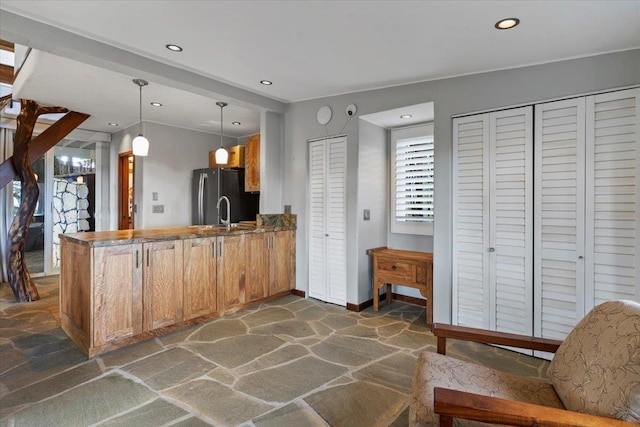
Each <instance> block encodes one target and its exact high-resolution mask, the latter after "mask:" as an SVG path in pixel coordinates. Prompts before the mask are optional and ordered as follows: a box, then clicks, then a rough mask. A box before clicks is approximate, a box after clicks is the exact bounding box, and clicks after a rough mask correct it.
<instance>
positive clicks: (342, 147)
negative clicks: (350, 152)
mask: <svg viewBox="0 0 640 427" xmlns="http://www.w3.org/2000/svg"><path fill="white" fill-rule="evenodd" d="M346 142H347V140H346V138H345V137H339V138H330V139H326V140H321V141H313V142H311V143H310V144H309V169H310V178H309V199H310V202H309V203H310V206H309V224H310V225H309V227H310V230H309V296H310V297H313V298H318V299H321V300H323V301H328V302H331V303H334V304H339V305H346V303H347V301H346V291H347V244H346V170H347V169H346V167H347V146H346Z"/></svg>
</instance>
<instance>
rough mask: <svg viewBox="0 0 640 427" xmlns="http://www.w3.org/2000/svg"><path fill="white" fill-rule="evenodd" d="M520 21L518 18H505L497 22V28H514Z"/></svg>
mask: <svg viewBox="0 0 640 427" xmlns="http://www.w3.org/2000/svg"><path fill="white" fill-rule="evenodd" d="M519 23H520V20H519V19H518V18H505V19H501V20H499V21H498V22H496V25H495V26H496V28H497V29H498V30H508V29H509V28H513V27H515V26H516V25H518V24H519Z"/></svg>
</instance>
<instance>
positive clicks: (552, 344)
mask: <svg viewBox="0 0 640 427" xmlns="http://www.w3.org/2000/svg"><path fill="white" fill-rule="evenodd" d="M431 331H432V332H433V334H434V335H435V336H436V337H437V338H438V353H440V354H445V353H446V350H447V338H454V339H458V340H465V341H475V342H480V343H484V344H497V345H506V346H510V347H518V348H528V349H530V350H539V351H548V352H550V353H555V352H556V350H558V347H560V344H562V341H558V340H551V339H546V338H536V337H529V336H526V335H518V334H508V333H506V332H497V331H488V330H486V329H477V328H468V327H466V326H455V325H447V324H445V323H434V324H433V326H432V327H431Z"/></svg>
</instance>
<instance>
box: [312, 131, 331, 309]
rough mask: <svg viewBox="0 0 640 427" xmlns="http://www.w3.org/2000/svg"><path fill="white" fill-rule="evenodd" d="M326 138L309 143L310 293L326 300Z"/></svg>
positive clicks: (314, 296) (313, 296)
mask: <svg viewBox="0 0 640 427" xmlns="http://www.w3.org/2000/svg"><path fill="white" fill-rule="evenodd" d="M326 165H327V159H326V147H325V143H324V141H313V142H311V143H310V144H309V296H310V297H312V298H318V299H322V300H324V299H325V298H326V293H327V292H326V283H327V263H326V254H327V239H326V237H325V235H326V233H327V232H326V230H325V228H326V223H327V204H326V193H327V182H326Z"/></svg>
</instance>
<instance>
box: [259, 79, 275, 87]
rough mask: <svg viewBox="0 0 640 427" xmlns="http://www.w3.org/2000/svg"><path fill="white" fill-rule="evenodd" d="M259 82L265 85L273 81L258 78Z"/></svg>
mask: <svg viewBox="0 0 640 427" xmlns="http://www.w3.org/2000/svg"><path fill="white" fill-rule="evenodd" d="M260 84H262V85H265V86H269V85H272V84H273V82H272V81H270V80H260Z"/></svg>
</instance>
